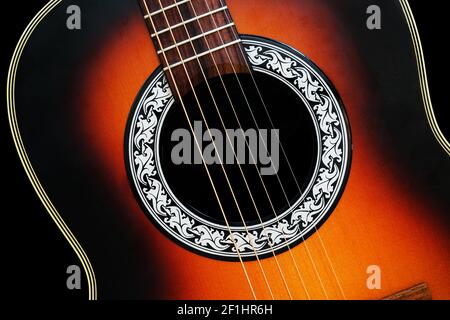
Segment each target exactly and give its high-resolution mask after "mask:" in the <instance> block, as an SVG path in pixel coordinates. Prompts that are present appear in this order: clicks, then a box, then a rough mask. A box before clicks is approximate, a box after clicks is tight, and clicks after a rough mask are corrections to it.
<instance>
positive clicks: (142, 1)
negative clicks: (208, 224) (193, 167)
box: [141, 0, 257, 300]
mask: <svg viewBox="0 0 450 320" xmlns="http://www.w3.org/2000/svg"><path fill="white" fill-rule="evenodd" d="M141 3H142V5H143V7H144V10H145V11H146V13H147V16H148V20H149V21H150V23H151V25H152V28H153V30H155V32H156V30H157V29H156V27H155V24H154V21H153V19H152V17H151V14H150V10H149V7H148V4H147V0H141ZM156 39H157V42H158V44H159V46H160V48H163V46H162V43H161V39H160V38H159V35H158V34H157V32H156ZM163 57H164V60H165V62H166V64H167V65H169V60H168V59H167V56H166V54H165V53H164V52H163ZM169 74H170V77H171V78H172V81H173V82H174V87H175V91H176V93H177V95H178V97H179V100H180V103H181V105H182V108H183V111H184V114H185V116H186V118H187V121H188V123H189V127H190V129H191V131H192V132H193V133H194V128H193V126H192V123H191V121H190V119H189V115H188V112H187V109H186V106H185V104H184V101H183V99H182V96H181V93H180V90H179V88H178V86H177V85H176V82H175V77H174V75H173V72H172V70H171V69H169ZM193 135H194V140H195V143H196V146H197V148H198V149H199V152H200V153H201V148H200V145H199V142H198V140H197V138H196V136H195V134H193ZM202 158H203V156H202ZM202 160H203V163H204V167H205V169H206V173H207V175H208V178H209V181H210V183H211V186H212V188H213V192H214V195H215V197H216V199H217V202H218V204H219V207H220V210H221V213H222V215H223V217H224V220H225V224H226V226H227V229H228V231H229V232H230V239H231V241H232V243H233V245H234V247H235V249H236V253H237V256H238V258H239V261H240V264H241V266H242V270H243V272H244V275H245V278H246V280H247V283H248V285H249V288H250V291H251V293H252V296H253V299H254V300H257V296H256V293H255V290H254V288H253V285H252V282H251V280H250V277H249V274H248V272H247V268H246V267H245V265H244V262H243V260H242V256H241V254H240V252H239V250H238V247H237V244H236V239H235V238H234V235H233V233H232V232H231V228H230V224H229V222H228V219H227V217H226V214H225V211H224V209H223V206H222V202H221V200H220V197H219V195H218V192H217V189H216V187H215V185H214V181H213V179H212V176H211V174H210V172H209V169H208V167H207V165H206V163H205V161H204V159H202Z"/></svg>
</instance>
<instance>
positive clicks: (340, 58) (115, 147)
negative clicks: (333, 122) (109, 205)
mask: <svg viewBox="0 0 450 320" xmlns="http://www.w3.org/2000/svg"><path fill="white" fill-rule="evenodd" d="M228 5H229V7H230V11H231V13H232V14H233V17H234V20H235V22H236V25H237V27H238V30H239V31H240V32H241V33H248V34H256V35H261V36H265V37H269V38H273V39H276V40H279V41H281V42H284V43H286V44H288V45H291V46H293V47H295V48H297V49H299V50H300V51H302V52H303V53H305V54H306V55H307V56H308V57H310V58H311V59H312V60H313V61H314V62H316V63H317V64H318V65H319V67H320V68H321V69H322V70H323V71H324V72H325V73H326V74H327V75H328V77H329V78H330V79H331V81H332V82H333V83H334V85H335V86H336V88H337V90H338V92H339V94H340V95H341V97H342V99H343V101H344V104H345V106H346V108H347V111H348V115H349V119H350V123H351V128H352V133H353V143H354V153H353V163H352V170H351V174H350V178H349V182H348V186H347V188H346V190H345V192H344V195H343V197H342V199H341V201H340V203H339V205H338V207H337V208H336V210H335V211H334V212H333V214H332V215H331V217H330V218H329V219H328V221H327V222H326V223H325V224H324V225H323V226H322V227H321V228H320V231H319V232H320V236H321V237H322V240H323V243H324V244H325V246H326V249H327V252H328V254H329V257H330V260H331V261H332V263H333V266H334V269H335V272H336V274H337V276H338V278H339V281H340V282H341V285H342V288H343V290H344V292H345V294H346V296H347V298H352V299H377V298H381V297H383V296H387V295H389V294H392V293H394V292H397V291H399V290H402V289H404V288H407V287H410V286H412V285H414V284H416V283H419V282H424V281H425V282H427V283H428V284H429V286H430V289H431V293H432V295H433V297H434V298H450V292H448V284H449V283H450V276H449V274H448V270H449V269H450V254H449V252H450V239H449V236H448V233H447V230H445V228H444V226H443V225H441V224H440V221H439V220H437V219H435V220H430V217H432V213H433V211H434V210H437V208H434V207H433V205H432V203H429V201H427V199H424V198H421V197H420V196H417V195H415V194H414V193H413V192H411V190H409V189H407V188H406V187H405V186H403V185H402V183H401V181H399V180H398V179H396V178H395V177H396V174H395V172H394V171H393V169H392V167H391V166H389V165H387V164H385V161H384V159H383V153H382V150H379V149H377V147H376V143H373V135H372V134H371V133H370V132H367V129H366V126H365V123H366V121H368V119H367V116H366V111H367V108H369V107H371V106H372V104H371V103H369V100H370V98H371V96H370V92H367V90H365V89H364V88H366V87H367V86H365V83H366V82H367V79H365V76H364V66H363V65H362V64H361V62H360V61H361V59H360V57H359V56H358V52H356V51H355V50H354V47H353V45H352V39H350V38H346V36H345V35H344V34H341V33H339V30H340V24H339V21H337V20H336V17H335V16H334V15H333V12H331V10H330V9H329V7H327V6H326V4H325V1H317V0H301V1H298V0H275V1H274V0H271V1H268V0H267V1H262V0H248V1H234V0H229V1H228ZM248 17H252V18H251V19H249V18H248ZM117 30H119V31H117ZM318 44H320V45H318ZM158 64H159V63H158V60H157V56H156V53H155V52H154V49H153V47H152V43H151V41H150V39H149V36H148V32H147V29H146V28H145V24H144V23H143V20H142V18H141V17H140V16H139V12H136V17H135V18H134V19H133V20H132V21H130V23H129V24H128V25H125V26H121V28H116V29H115V34H114V35H113V36H111V38H110V41H109V42H108V43H107V45H106V46H105V47H104V48H103V50H101V52H99V53H98V54H97V55H96V56H95V57H94V58H93V60H92V63H91V64H90V66H89V74H88V76H87V77H86V78H85V79H84V87H83V90H84V91H83V92H84V94H83V97H82V103H83V105H84V106H85V108H84V110H85V112H84V113H83V118H82V119H80V121H81V123H84V128H83V132H84V135H85V139H86V148H88V149H89V152H91V153H92V154H97V155H98V162H99V163H101V164H102V167H103V168H104V171H105V172H104V174H105V175H108V176H109V177H110V179H111V181H113V185H114V190H115V192H116V195H117V196H118V197H119V196H120V197H121V198H123V199H124V200H123V201H124V203H125V204H126V205H127V206H128V207H129V212H128V214H129V217H127V219H128V220H129V221H132V223H134V225H135V230H136V233H137V234H138V235H139V236H140V237H141V238H142V239H145V240H146V241H147V243H144V244H143V249H142V250H148V252H149V256H158V260H157V261H143V263H156V264H159V265H160V266H161V268H162V269H163V270H166V271H165V272H164V274H161V277H162V278H164V281H165V283H166V285H167V287H168V288H169V289H168V290H166V292H168V295H167V296H165V297H162V298H182V299H248V298H251V292H250V290H249V288H248V285H247V281H246V279H245V277H244V273H243V271H242V266H241V265H240V264H239V263H230V262H222V261H216V260H212V259H208V258H204V257H201V256H198V255H195V254H193V253H191V252H188V251H186V250H185V249H183V248H180V247H179V246H178V245H176V244H175V243H173V242H172V241H170V240H169V239H167V238H166V237H165V236H164V235H162V234H161V233H160V232H159V231H158V230H156V228H155V227H154V226H153V225H152V223H151V222H150V221H149V220H148V219H147V218H146V216H145V215H144V213H143V212H142V210H141V209H140V208H139V206H138V204H137V201H136V200H135V198H134V196H133V194H132V191H131V188H130V186H129V183H128V179H127V176H126V171H125V164H124V160H123V152H124V151H123V139H124V131H125V125H126V122H127V117H128V114H129V111H130V108H131V105H132V103H133V100H134V98H135V97H136V95H137V92H138V91H139V89H140V88H141V86H142V85H143V83H144V81H145V80H146V78H147V77H148V76H149V75H150V73H151V72H152V71H153V70H154V69H155V68H156V67H157V66H158ZM355 84H357V90H356V89H355ZM105 109H107V110H108V112H105ZM100 155H101V156H100ZM105 159H106V160H105ZM111 196H112V197H114V196H115V195H114V194H113V195H111ZM308 250H309V251H310V254H311V256H312V257H313V261H314V264H315V265H316V267H317V272H318V273H319V274H320V278H321V280H322V282H323V285H324V286H325V288H326V291H327V294H328V296H329V297H330V298H333V299H341V298H343V297H342V294H341V292H340V290H339V288H338V286H337V283H336V279H335V277H334V274H333V272H332V269H331V268H330V265H329V263H328V259H327V257H326V255H325V252H324V250H323V247H322V245H321V241H320V239H319V237H318V234H317V233H316V234H314V235H313V236H312V237H311V238H310V239H308V241H307V242H306V244H301V245H299V246H297V247H296V248H295V249H293V254H294V256H295V259H296V261H297V262H298V265H299V267H300V271H301V275H302V277H303V280H304V281H305V284H306V287H307V290H308V292H309V295H310V297H311V298H313V299H324V298H326V296H325V294H324V292H323V290H322V289H321V285H320V281H319V278H318V277H317V275H316V272H315V269H314V265H313V263H312V261H311V259H310V257H309V254H308ZM150 253H152V254H150ZM155 253H156V254H155ZM279 261H280V263H281V266H282V270H283V271H284V272H285V275H286V278H287V282H288V285H289V288H290V289H291V291H292V294H293V297H294V298H296V299H306V298H307V296H306V294H305V290H304V288H303V286H302V285H301V283H300V280H299V277H298V275H297V273H296V270H295V268H294V266H293V263H292V260H291V256H290V255H289V253H287V252H286V253H283V254H281V255H280V256H279ZM262 263H263V266H264V270H266V272H267V276H268V278H269V280H270V284H271V286H272V290H273V292H274V295H275V298H282V299H287V298H288V295H287V290H286V289H285V287H284V286H283V283H282V281H281V277H280V274H279V272H278V269H277V266H276V264H275V261H274V259H265V260H264V261H262ZM372 264H375V265H379V266H380V267H381V269H382V289H381V290H376V291H370V290H368V289H367V287H366V279H367V274H366V268H367V266H369V265H372ZM245 265H246V268H247V271H248V273H249V274H250V278H251V281H252V283H253V285H254V288H255V291H256V293H257V297H258V298H259V299H270V295H269V292H268V289H267V287H266V285H265V283H264V280H263V277H262V274H261V271H260V269H259V267H258V264H257V263H256V262H248V263H246V264H245Z"/></svg>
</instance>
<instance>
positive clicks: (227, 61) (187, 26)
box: [139, 0, 248, 96]
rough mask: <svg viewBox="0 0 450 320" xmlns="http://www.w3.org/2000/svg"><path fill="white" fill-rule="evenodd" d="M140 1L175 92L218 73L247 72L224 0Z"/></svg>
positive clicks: (186, 88) (187, 88) (184, 90)
mask: <svg viewBox="0 0 450 320" xmlns="http://www.w3.org/2000/svg"><path fill="white" fill-rule="evenodd" d="M139 1H140V4H141V7H142V12H143V14H144V18H145V21H146V22H147V26H148V29H149V32H150V36H151V38H152V40H153V43H154V46H155V49H156V51H157V53H158V56H159V58H160V61H161V63H162V65H163V68H164V72H165V73H166V76H167V79H168V80H169V83H170V85H171V87H172V91H173V92H174V93H176V92H179V93H180V95H181V96H183V95H184V94H185V93H187V92H189V91H190V90H191V88H192V85H193V86H195V85H197V84H198V83H200V82H202V81H205V77H206V78H207V79H209V78H213V77H216V76H218V75H219V73H220V74H227V73H233V72H235V71H236V72H238V73H239V72H248V69H247V67H246V62H245V58H244V55H243V51H242V47H241V40H240V37H239V33H238V32H237V29H236V26H235V24H234V22H233V20H232V18H231V14H230V12H229V10H228V7H227V5H226V3H225V0H178V1H177V0H139ZM175 86H176V89H175Z"/></svg>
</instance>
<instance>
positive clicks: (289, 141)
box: [159, 73, 318, 226]
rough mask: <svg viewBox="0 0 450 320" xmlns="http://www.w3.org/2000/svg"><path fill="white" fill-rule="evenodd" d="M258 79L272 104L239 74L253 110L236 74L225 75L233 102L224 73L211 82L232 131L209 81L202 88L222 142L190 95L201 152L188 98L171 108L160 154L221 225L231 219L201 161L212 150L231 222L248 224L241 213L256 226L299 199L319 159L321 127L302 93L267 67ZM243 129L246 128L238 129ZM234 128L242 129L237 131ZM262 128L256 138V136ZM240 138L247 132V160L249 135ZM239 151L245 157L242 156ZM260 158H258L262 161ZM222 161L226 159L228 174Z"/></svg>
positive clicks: (182, 194) (199, 206) (171, 177)
mask: <svg viewBox="0 0 450 320" xmlns="http://www.w3.org/2000/svg"><path fill="white" fill-rule="evenodd" d="M255 78H256V81H257V84H258V87H259V89H260V92H261V94H262V96H263V99H264V102H265V104H263V103H262V102H261V99H260V98H259V94H258V91H257V90H256V89H255V86H254V84H253V80H252V79H251V77H250V75H248V74H240V75H239V81H240V83H241V85H242V87H243V89H244V91H245V94H246V97H247V101H248V103H249V104H250V107H251V111H250V109H249V106H248V104H247V101H246V99H245V97H244V95H243V93H242V90H241V88H240V86H239V84H238V82H237V80H236V77H235V75H226V76H223V81H224V82H225V87H226V88H227V91H228V95H229V97H230V99H231V101H232V103H233V105H231V104H230V101H229V100H230V99H229V98H228V96H227V94H226V91H225V89H224V86H223V84H222V82H221V80H220V78H215V79H211V80H209V81H208V83H209V86H210V88H211V91H212V93H213V95H214V99H215V101H216V104H217V107H218V109H219V111H220V114H221V116H222V121H223V124H224V125H225V129H228V130H224V126H223V124H222V121H221V119H220V117H219V116H218V112H217V110H216V106H215V104H214V102H213V99H212V98H211V93H210V91H209V89H208V87H207V85H206V83H203V84H201V85H199V86H197V87H196V88H195V93H196V95H197V98H198V100H199V101H200V104H201V108H202V111H203V114H204V117H205V118H206V121H207V124H208V126H209V128H210V129H215V130H213V131H214V135H213V137H214V141H215V143H216V148H214V145H213V144H212V142H211V141H209V140H210V139H211V136H210V135H209V134H208V132H207V125H206V123H205V122H204V121H203V117H202V114H201V112H200V110H199V107H198V104H197V102H196V99H195V96H194V94H193V92H191V93H189V94H188V95H186V96H185V97H184V98H183V101H184V104H185V107H186V110H187V112H188V114H189V119H190V121H191V124H192V126H195V128H196V130H195V131H196V132H197V137H198V138H197V141H198V143H199V145H200V148H201V149H202V152H201V153H200V152H199V148H198V147H199V146H197V144H196V141H195V139H194V138H193V137H194V135H193V134H192V132H191V128H190V126H189V123H188V121H187V119H186V115H185V113H184V111H183V107H182V105H181V104H179V103H176V104H174V105H173V106H172V107H171V108H170V110H169V111H168V113H167V115H166V118H165V120H164V123H163V126H162V129H161V135H160V142H159V155H160V160H161V167H162V172H163V174H164V177H165V179H166V182H167V184H168V186H169V188H170V189H171V190H172V192H173V193H174V194H175V196H176V197H177V199H178V200H179V201H180V202H181V203H182V204H183V205H184V206H185V207H187V208H188V209H190V210H192V211H193V212H194V213H196V214H197V215H199V216H202V217H203V218H205V219H207V220H208V221H212V222H214V223H218V224H221V225H225V219H224V216H223V213H222V210H221V208H220V206H219V202H218V200H217V197H216V195H215V193H214V189H213V187H212V185H211V181H210V179H209V177H208V174H207V171H206V170H205V167H204V165H203V164H202V162H201V159H202V158H205V156H206V158H207V161H206V163H207V167H208V171H209V173H210V176H211V180H212V181H213V183H214V187H215V189H216V191H217V195H218V197H219V199H220V202H221V205H222V208H223V211H224V212H225V214H226V218H227V220H228V223H229V224H230V225H232V226H242V225H243V221H242V218H241V214H242V216H243V218H244V221H245V222H246V224H247V225H250V224H258V223H260V218H261V220H263V221H268V220H270V219H272V218H275V214H276V215H280V214H281V213H283V212H284V211H285V210H287V209H288V208H289V207H290V206H291V205H293V204H294V203H295V202H296V201H297V200H298V199H299V198H300V196H301V191H300V190H305V188H307V186H308V185H309V183H310V181H311V179H312V175H313V173H314V169H315V166H316V163H317V148H318V145H317V135H316V130H315V126H314V123H313V120H312V116H311V114H310V113H309V111H308V109H307V107H306V106H305V104H304V102H303V101H302V99H301V98H300V97H299V96H298V95H297V94H296V93H295V92H294V90H292V89H291V88H290V87H289V86H287V85H286V84H284V83H283V82H281V81H280V80H277V79H275V78H273V77H271V76H268V75H265V74H263V73H255ZM233 107H234V110H235V112H234V111H233ZM265 107H266V108H267V111H268V113H269V115H270V118H271V121H270V120H269V117H268V116H267V112H266V110H265ZM235 113H236V115H237V117H238V119H239V121H238V120H237V119H236V115H235ZM255 122H256V123H257V125H256V124H255ZM271 122H272V123H273V125H274V126H272V123H271ZM237 129H242V130H243V131H235V130H237ZM272 129H277V130H278V132H275V131H273V130H272ZM230 130H233V131H230ZM231 132H234V133H235V134H236V135H235V136H232V135H231V134H230V133H231ZM243 132H244V133H245V135H244V134H243ZM219 133H221V134H219ZM255 133H256V137H257V139H254V137H255ZM187 134H189V136H190V141H189V137H187ZM239 136H240V138H241V139H244V137H245V139H246V141H247V142H246V143H245V142H244V146H245V150H244V151H245V157H244V158H245V159H243V157H242V155H243V154H244V153H243V152H242V148H241V149H239V143H241V142H242V140H239V139H238V138H236V137H239ZM205 137H206V138H207V139H204V138H205ZM232 138H233V141H232V143H230V140H232ZM234 138H236V139H234ZM278 138H279V145H278ZM205 140H206V141H205ZM221 140H222V141H221ZM255 141H256V142H255ZM255 143H256V145H255ZM277 145H278V151H276V150H277ZM227 146H228V148H227ZM231 146H233V147H231ZM248 147H250V149H249V148H248ZM188 149H189V150H188ZM230 150H231V154H230ZM250 150H251V151H250ZM267 150H268V151H269V152H267ZM215 152H216V153H215ZM277 152H278V159H277ZM264 153H265V155H266V157H264ZM196 154H197V155H196ZM238 154H239V156H240V157H239V159H238V160H239V161H237V160H236V157H238ZM261 154H263V156H262V157H261ZM252 155H253V156H252ZM196 156H197V161H196V159H195V158H196ZM214 156H215V158H214ZM219 157H220V158H221V159H222V161H217V162H216V163H211V161H210V160H211V159H216V160H218V158H219ZM174 158H175V159H174ZM189 159H190V160H189ZM199 159H200V162H199V161H198V160H199ZM268 159H269V160H270V162H268V161H267V160H268ZM174 160H175V161H174ZM205 160H206V159H205ZM253 160H256V164H255V163H254V162H253ZM288 161H289V162H288ZM220 163H223V168H224V170H225V172H226V175H225V174H224V172H223V169H222V165H221V164H220ZM238 163H239V164H238ZM239 167H240V168H239ZM264 168H265V170H264ZM241 170H242V172H241ZM263 172H264V174H263ZM243 176H244V177H245V180H244V178H243ZM227 179H228V180H227ZM261 180H262V181H261ZM280 182H281V184H280ZM281 185H282V187H281ZM230 186H231V188H232V191H233V192H232V191H231V189H230ZM299 187H300V188H299ZM299 189H300V190H299ZM249 190H250V192H249ZM255 207H256V208H255ZM258 214H259V216H258Z"/></svg>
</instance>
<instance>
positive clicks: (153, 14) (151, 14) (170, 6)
mask: <svg viewBox="0 0 450 320" xmlns="http://www.w3.org/2000/svg"><path fill="white" fill-rule="evenodd" d="M190 1H191V0H182V1H179V2H175V3H174V4H172V5H168V6H167V7H164V8H162V9H159V10H156V11H154V12H151V13H150V14H146V15H145V16H144V18H145V19H148V18H150V17H154V16H156V15H158V14H160V13H164V12H165V11H167V10H170V9H173V8H176V7H178V6H180V5H182V4H184V3H187V2H190Z"/></svg>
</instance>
